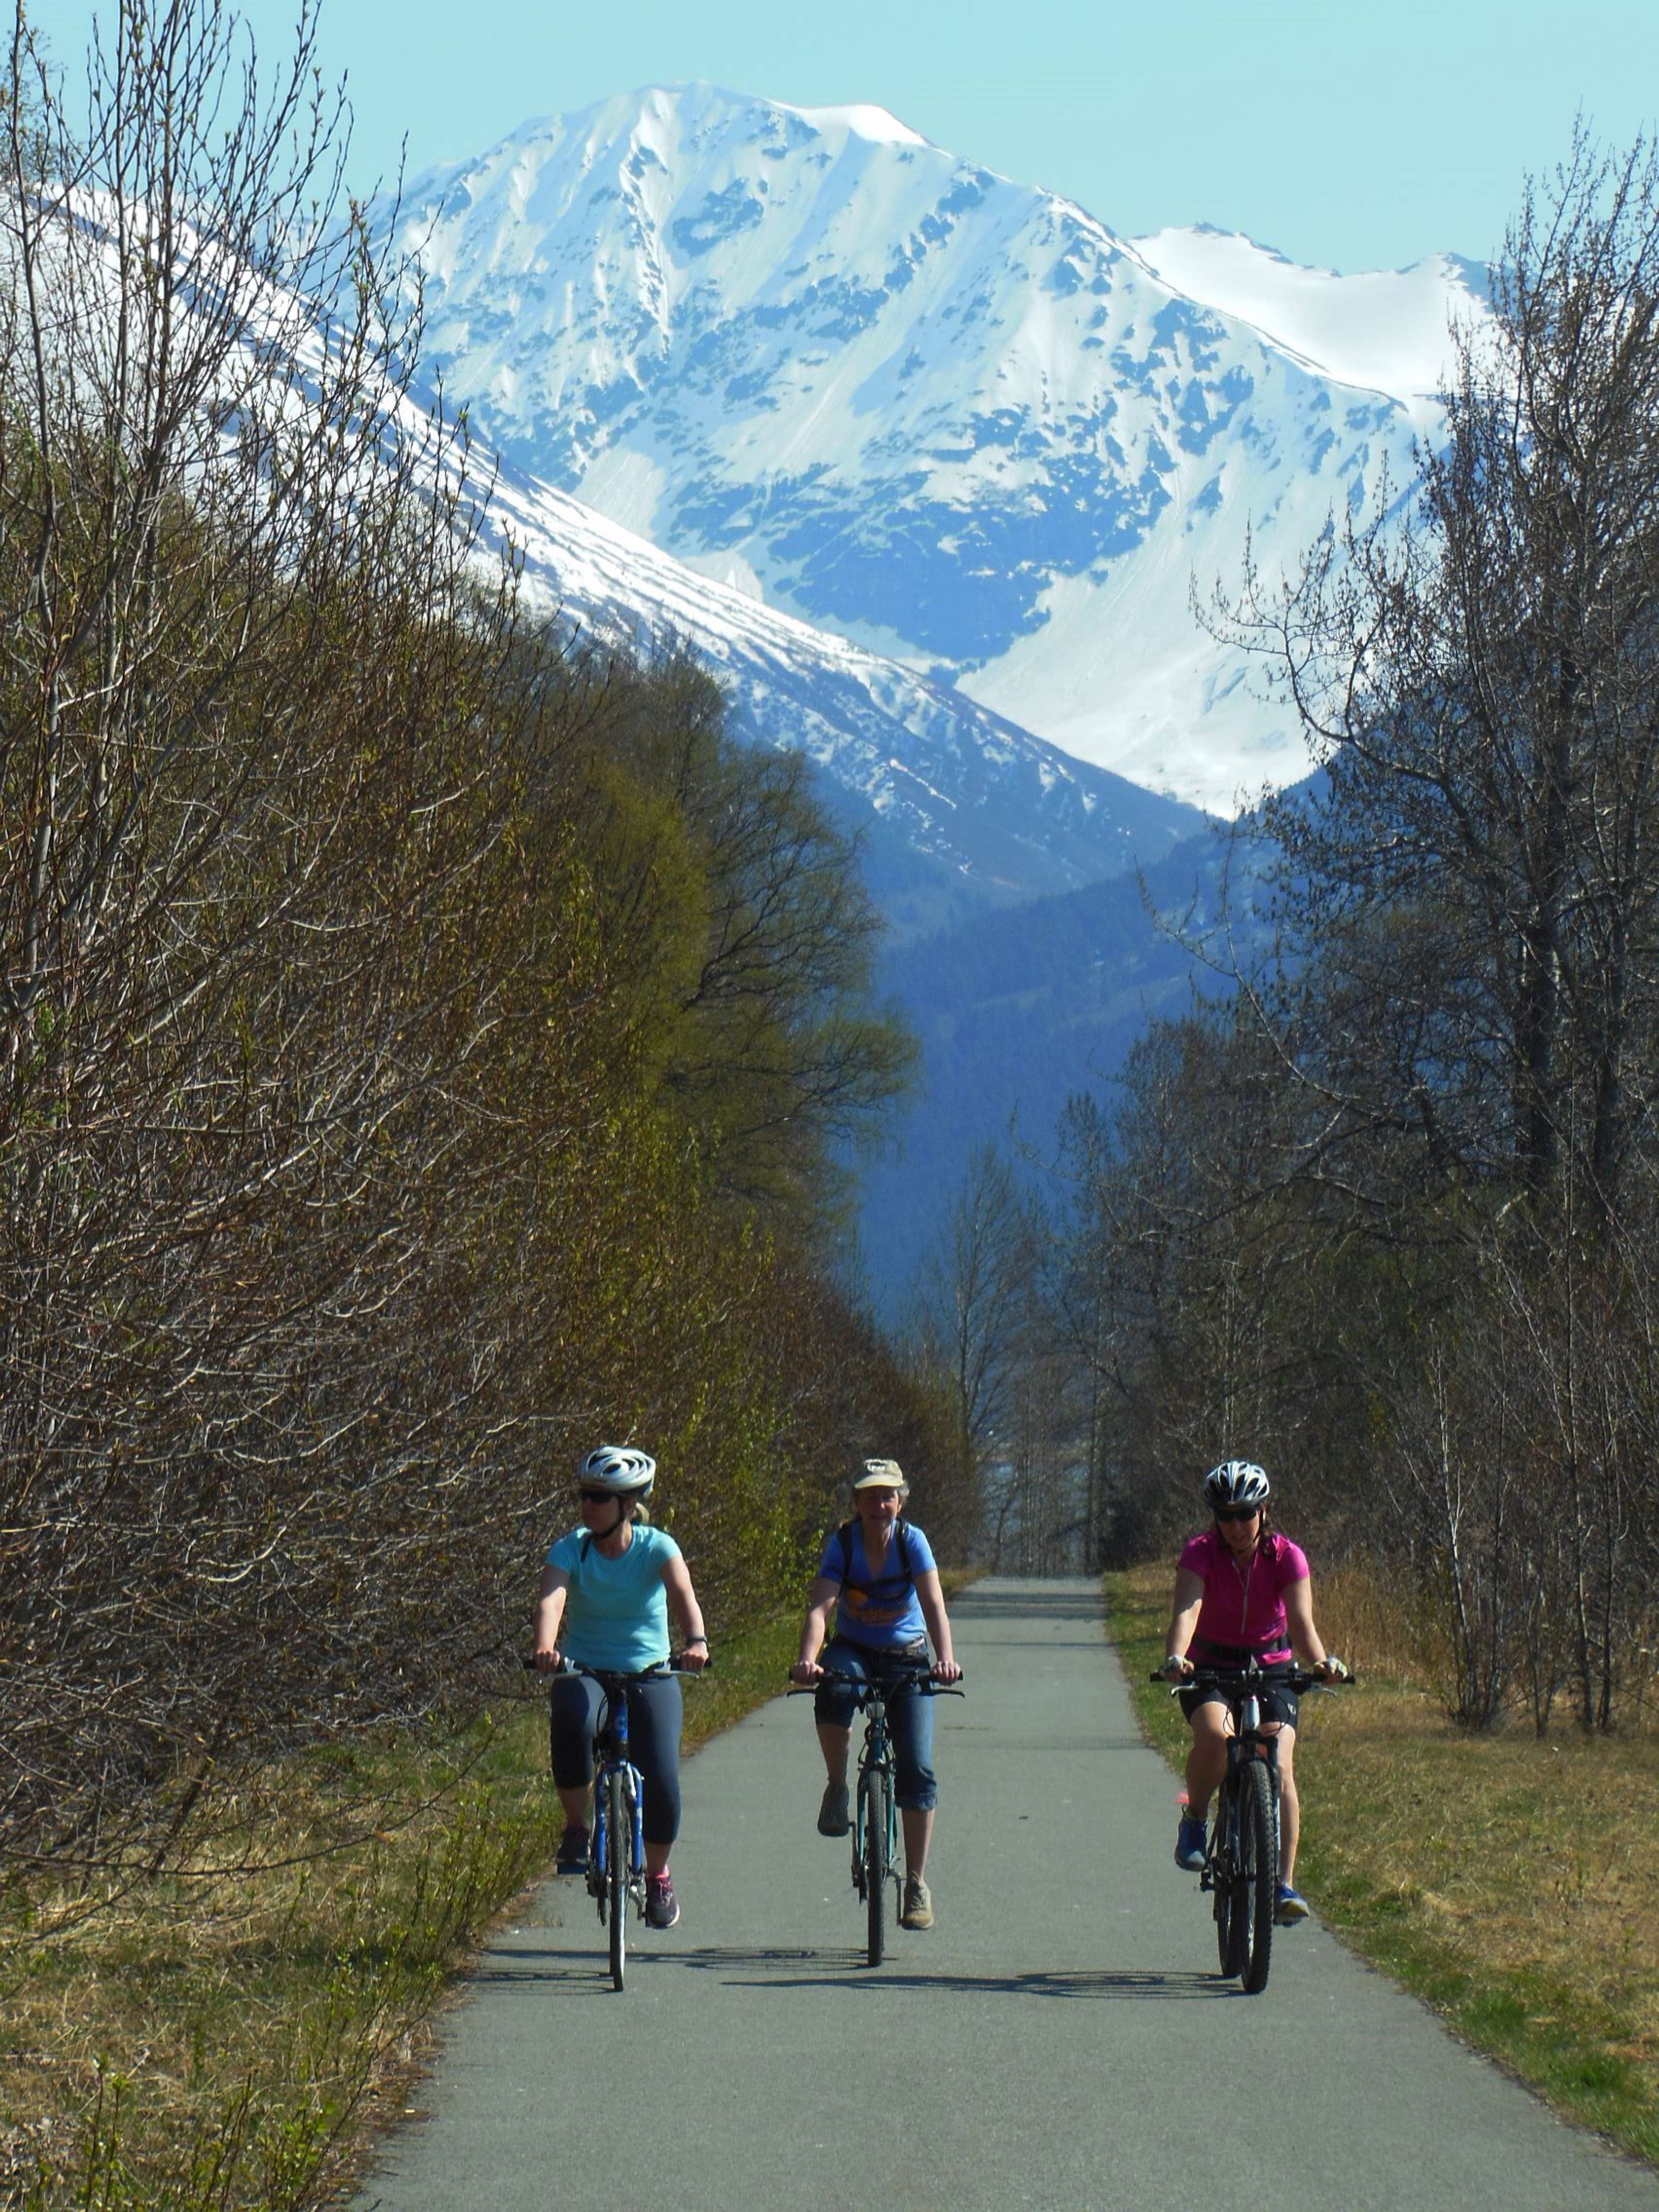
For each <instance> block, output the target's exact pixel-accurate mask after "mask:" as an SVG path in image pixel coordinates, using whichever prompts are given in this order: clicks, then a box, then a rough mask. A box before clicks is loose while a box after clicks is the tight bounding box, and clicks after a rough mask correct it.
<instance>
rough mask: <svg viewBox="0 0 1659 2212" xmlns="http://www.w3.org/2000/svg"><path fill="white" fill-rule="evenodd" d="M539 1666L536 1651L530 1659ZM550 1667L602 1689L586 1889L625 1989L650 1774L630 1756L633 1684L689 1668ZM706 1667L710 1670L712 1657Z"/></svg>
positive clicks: (638, 1907) (641, 1890)
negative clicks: (643, 1772)
mask: <svg viewBox="0 0 1659 2212" xmlns="http://www.w3.org/2000/svg"><path fill="white" fill-rule="evenodd" d="M524 1663H525V1666H526V1668H535V1665H536V1662H535V1661H534V1660H533V1659H526V1661H525V1662H524ZM548 1671H549V1673H550V1674H585V1675H586V1677H587V1679H588V1680H589V1681H591V1682H597V1683H598V1684H599V1690H600V1692H601V1699H602V1701H601V1704H600V1706H599V1726H598V1728H597V1729H596V1730H595V1732H594V1741H593V1824H592V1831H591V1833H590V1836H589V1840H588V1850H587V1893H588V1895H589V1896H590V1897H592V1899H594V1901H595V1902H596V1904H597V1905H598V1906H599V1924H600V1926H601V1927H603V1928H607V1929H608V1930H609V1935H610V1949H611V1981H612V1983H613V1984H615V1985H616V1987H617V1989H618V1990H620V1989H621V1988H622V1986H623V1981H624V1979H625V1978H626V1973H627V1954H628V1933H627V1929H628V1908H629V1905H632V1906H633V1908H634V1911H635V1914H636V1915H637V1916H638V1917H641V1918H643V1917H644V1914H645V1836H644V1832H643V1828H642V1825H641V1823H642V1819H643V1814H644V1806H645V1778H644V1777H643V1775H641V1772H640V1770H639V1768H638V1767H637V1766H635V1765H634V1764H633V1762H632V1760H631V1759H629V1756H628V1688H629V1684H630V1683H632V1682H648V1681H650V1680H653V1677H655V1676H657V1675H659V1674H689V1673H690V1672H691V1669H690V1668H683V1667H682V1666H681V1665H680V1664H679V1662H678V1660H670V1661H668V1662H665V1663H664V1664H662V1665H659V1666H655V1667H641V1668H638V1669H636V1670H635V1671H634V1672H632V1673H628V1672H623V1671H621V1670H619V1669H617V1668H610V1667H585V1666H583V1665H582V1663H581V1662H580V1660H576V1659H561V1660H560V1662H559V1664H558V1665H557V1666H556V1667H555V1668H550V1669H549V1670H548ZM702 1672H703V1673H704V1674H707V1673H708V1665H707V1664H705V1665H704V1667H703V1668H702Z"/></svg>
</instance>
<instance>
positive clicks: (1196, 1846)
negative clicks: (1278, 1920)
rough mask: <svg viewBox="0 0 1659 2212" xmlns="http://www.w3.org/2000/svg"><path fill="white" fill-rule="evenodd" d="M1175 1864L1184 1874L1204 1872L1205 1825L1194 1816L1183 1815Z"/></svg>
mask: <svg viewBox="0 0 1659 2212" xmlns="http://www.w3.org/2000/svg"><path fill="white" fill-rule="evenodd" d="M1175 1863H1176V1865H1177V1866H1178V1867H1179V1868H1180V1869H1181V1870H1182V1873H1183V1874H1202V1873H1203V1871H1204V1823H1203V1821H1202V1820H1199V1819H1198V1818H1196V1817H1195V1816H1194V1815H1190V1814H1184V1813H1183V1814H1182V1817H1181V1826H1179V1827H1178V1828H1177V1829H1176V1847H1175ZM1305 1909H1306V1908H1305V1907H1304V1910H1305Z"/></svg>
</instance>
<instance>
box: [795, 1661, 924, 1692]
mask: <svg viewBox="0 0 1659 2212" xmlns="http://www.w3.org/2000/svg"><path fill="white" fill-rule="evenodd" d="M823 1682H844V1683H846V1684H847V1686H848V1687H849V1688H850V1689H854V1690H879V1691H880V1692H882V1694H883V1695H884V1696H885V1695H886V1694H887V1692H889V1691H891V1690H919V1691H921V1693H922V1694H923V1695H924V1696H925V1697H929V1698H962V1697H966V1695H967V1694H968V1693H967V1692H966V1691H965V1690H959V1689H957V1686H956V1685H955V1684H954V1683H951V1682H939V1681H935V1680H934V1679H933V1668H932V1667H931V1666H929V1667H904V1668H900V1669H899V1671H898V1672H897V1673H896V1674H890V1675H889V1676H888V1678H887V1679H886V1680H885V1681H874V1680H872V1679H871V1678H870V1676H869V1675H867V1674H848V1672H847V1670H846V1668H844V1667H820V1668H819V1669H818V1673H817V1681H813V1682H794V1681H792V1682H791V1683H790V1686H789V1689H788V1692H787V1695H788V1696H790V1697H792V1698H810V1697H811V1694H812V1692H814V1691H815V1690H816V1689H817V1687H818V1686H819V1684H820V1683H823Z"/></svg>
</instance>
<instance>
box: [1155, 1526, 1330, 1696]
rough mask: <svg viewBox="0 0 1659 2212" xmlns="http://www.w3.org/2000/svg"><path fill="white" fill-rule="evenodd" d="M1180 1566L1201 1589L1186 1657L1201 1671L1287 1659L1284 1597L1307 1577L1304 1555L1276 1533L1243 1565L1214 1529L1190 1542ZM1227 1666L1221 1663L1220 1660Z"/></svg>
mask: <svg viewBox="0 0 1659 2212" xmlns="http://www.w3.org/2000/svg"><path fill="white" fill-rule="evenodd" d="M1180 1564H1181V1565H1182V1567H1184V1568H1186V1569H1188V1571H1190V1572H1191V1573H1193V1574H1195V1575H1197V1576H1198V1577H1200V1580H1201V1581H1202V1583H1203V1584H1204V1602H1203V1604H1202V1605H1201V1606H1200V1607H1199V1613H1198V1627H1197V1630H1196V1631H1195V1632H1194V1637H1193V1644H1192V1649H1191V1650H1190V1651H1189V1652H1188V1657H1189V1658H1190V1659H1191V1660H1192V1661H1193V1662H1194V1664H1195V1665H1197V1666H1200V1667H1201V1666H1202V1665H1203V1664H1204V1662H1205V1658H1206V1647H1207V1650H1208V1656H1210V1657H1211V1658H1212V1659H1216V1658H1219V1657H1221V1656H1222V1655H1223V1654H1225V1655H1226V1658H1227V1659H1231V1658H1233V1657H1236V1656H1237V1655H1238V1654H1239V1653H1240V1652H1246V1651H1251V1652H1254V1653H1255V1656H1256V1657H1257V1658H1258V1659H1260V1660H1261V1662H1262V1663H1263V1664H1264V1665H1267V1664H1268V1663H1269V1662H1279V1661H1281V1660H1285V1659H1289V1658H1290V1657H1291V1656H1292V1655H1291V1648H1290V1645H1289V1644H1288V1643H1287V1642H1286V1641H1285V1590H1286V1589H1287V1588H1288V1587H1289V1585H1290V1584H1291V1583H1299V1582H1305V1581H1306V1580H1307V1577H1308V1555H1307V1553H1305V1552H1304V1550H1303V1548H1302V1547H1301V1546H1300V1545H1299V1544H1293V1543H1291V1540H1290V1538H1289V1537H1288V1536H1281V1535H1280V1534H1279V1532H1278V1531H1277V1530H1276V1529H1275V1530H1274V1531H1273V1534H1270V1535H1268V1536H1266V1537H1264V1538H1263V1539H1262V1541H1261V1544H1260V1545H1259V1546H1258V1547H1256V1549H1255V1551H1254V1552H1252V1553H1251V1554H1250V1556H1249V1559H1235V1558H1234V1557H1233V1555H1232V1553H1231V1552H1230V1551H1229V1550H1228V1548H1227V1542H1226V1539H1225V1537H1224V1536H1223V1535H1222V1534H1221V1531H1220V1530H1219V1529H1218V1528H1208V1529H1206V1531H1205V1532H1204V1534H1202V1535H1201V1536H1192V1537H1189V1538H1188V1541H1187V1544H1186V1546H1185V1547H1184V1549H1183V1550H1182V1554H1181V1561H1180ZM1223 1663H1224V1664H1225V1663H1226V1659H1224V1660H1223Z"/></svg>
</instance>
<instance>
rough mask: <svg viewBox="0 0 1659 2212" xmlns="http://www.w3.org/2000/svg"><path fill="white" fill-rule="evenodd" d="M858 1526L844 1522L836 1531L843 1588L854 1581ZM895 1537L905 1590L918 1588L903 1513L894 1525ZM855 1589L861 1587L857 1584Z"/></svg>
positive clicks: (908, 1534)
mask: <svg viewBox="0 0 1659 2212" xmlns="http://www.w3.org/2000/svg"><path fill="white" fill-rule="evenodd" d="M857 1525H858V1524H857V1522H853V1521H843V1522H842V1524H841V1526H840V1528H837V1529H836V1536H837V1538H838V1539H839V1541H840V1544H841V1579H842V1584H843V1586H844V1585H845V1584H847V1583H849V1582H851V1581H852V1579H853V1531H854V1528H856V1527H857ZM893 1535H894V1538H895V1541H896V1543H897V1546H898V1563H899V1571H900V1572H901V1574H902V1576H903V1577H904V1584H905V1588H906V1589H915V1586H916V1573H915V1568H914V1567H913V1566H912V1565H911V1564H910V1532H909V1530H908V1528H906V1527H905V1525H904V1516H903V1515H902V1513H901V1514H900V1516H899V1517H898V1519H897V1520H896V1521H895V1522H894V1523H893ZM854 1587H855V1588H857V1587H859V1586H858V1585H856V1584H855V1585H854Z"/></svg>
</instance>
